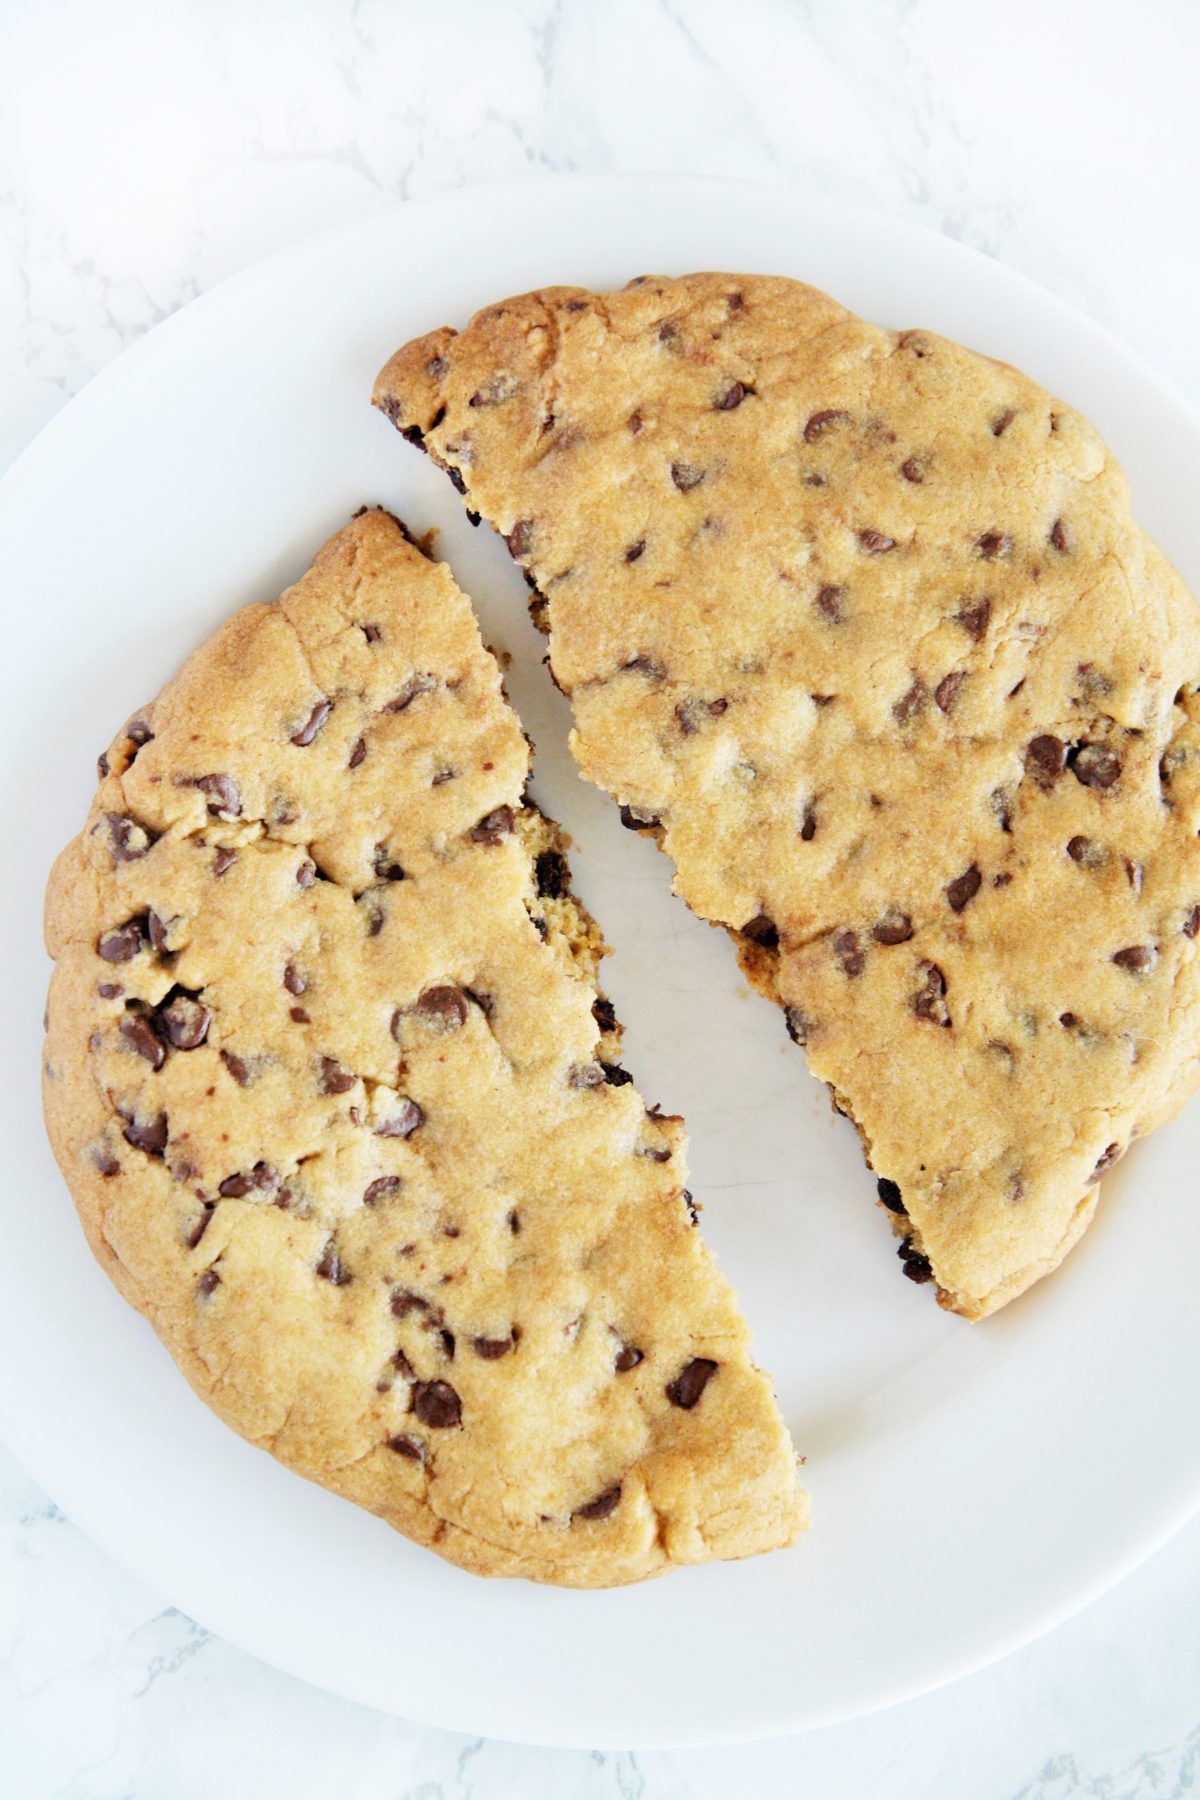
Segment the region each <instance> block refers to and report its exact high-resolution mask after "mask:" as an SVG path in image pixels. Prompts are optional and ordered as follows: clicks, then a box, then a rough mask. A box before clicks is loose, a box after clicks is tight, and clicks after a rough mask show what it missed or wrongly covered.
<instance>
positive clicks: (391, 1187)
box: [363, 1175, 403, 1206]
mask: <svg viewBox="0 0 1200 1800" xmlns="http://www.w3.org/2000/svg"><path fill="white" fill-rule="evenodd" d="M402 1185H403V1184H402V1182H401V1180H400V1177H399V1175H377V1176H376V1177H375V1179H374V1181H369V1182H368V1183H367V1185H366V1187H365V1188H364V1189H363V1203H364V1205H366V1206H374V1204H375V1202H376V1201H377V1200H382V1199H383V1197H384V1195H385V1194H394V1193H396V1192H397V1190H398V1189H399V1188H400V1187H401V1186H402Z"/></svg>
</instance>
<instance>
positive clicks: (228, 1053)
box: [220, 1050, 250, 1087]
mask: <svg viewBox="0 0 1200 1800" xmlns="http://www.w3.org/2000/svg"><path fill="white" fill-rule="evenodd" d="M220 1055H221V1061H222V1062H223V1063H224V1064H225V1067H226V1068H227V1069H228V1071H229V1073H230V1074H231V1075H232V1076H233V1079H234V1080H235V1081H236V1082H237V1084H238V1086H239V1087H245V1086H246V1084H247V1082H248V1081H249V1080H250V1071H249V1069H248V1068H247V1067H246V1065H245V1063H244V1062H243V1061H242V1059H241V1057H240V1056H235V1055H234V1054H233V1051H232V1050H222V1051H221V1053H220Z"/></svg>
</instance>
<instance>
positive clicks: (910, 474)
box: [900, 456, 925, 483]
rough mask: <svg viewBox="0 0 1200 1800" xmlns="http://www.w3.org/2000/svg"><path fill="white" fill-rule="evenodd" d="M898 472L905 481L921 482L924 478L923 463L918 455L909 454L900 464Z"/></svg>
mask: <svg viewBox="0 0 1200 1800" xmlns="http://www.w3.org/2000/svg"><path fill="white" fill-rule="evenodd" d="M900 473H901V474H902V475H903V477H904V479H905V481H912V482H918V483H919V482H922V481H924V479H925V464H924V463H923V462H922V461H921V459H920V457H919V456H910V457H909V458H908V459H907V461H906V462H902V463H901V464H900Z"/></svg>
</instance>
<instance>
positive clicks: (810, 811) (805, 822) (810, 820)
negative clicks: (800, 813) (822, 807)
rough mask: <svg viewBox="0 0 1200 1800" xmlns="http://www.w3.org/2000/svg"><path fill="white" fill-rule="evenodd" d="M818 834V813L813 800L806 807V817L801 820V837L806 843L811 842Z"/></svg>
mask: <svg viewBox="0 0 1200 1800" xmlns="http://www.w3.org/2000/svg"><path fill="white" fill-rule="evenodd" d="M816 835H817V815H816V812H815V810H814V808H813V804H812V801H811V800H810V801H809V803H808V805H807V806H806V807H805V808H804V817H803V819H802V820H801V821H800V837H801V840H802V841H803V842H804V843H806V844H811V843H812V841H813V839H814V838H815V837H816Z"/></svg>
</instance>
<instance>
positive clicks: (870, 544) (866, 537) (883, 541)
mask: <svg viewBox="0 0 1200 1800" xmlns="http://www.w3.org/2000/svg"><path fill="white" fill-rule="evenodd" d="M858 543H859V548H860V549H862V550H865V551H866V553H867V555H868V556H882V555H884V553H885V552H886V551H888V550H894V549H895V548H896V540H895V538H893V537H888V535H887V533H886V532H884V531H860V532H859V533H858Z"/></svg>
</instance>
